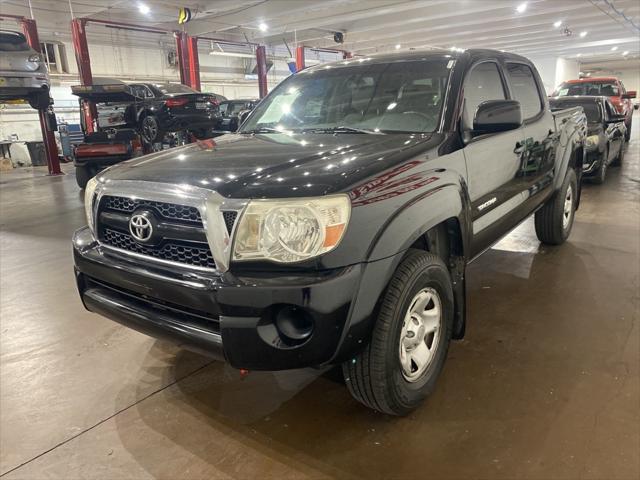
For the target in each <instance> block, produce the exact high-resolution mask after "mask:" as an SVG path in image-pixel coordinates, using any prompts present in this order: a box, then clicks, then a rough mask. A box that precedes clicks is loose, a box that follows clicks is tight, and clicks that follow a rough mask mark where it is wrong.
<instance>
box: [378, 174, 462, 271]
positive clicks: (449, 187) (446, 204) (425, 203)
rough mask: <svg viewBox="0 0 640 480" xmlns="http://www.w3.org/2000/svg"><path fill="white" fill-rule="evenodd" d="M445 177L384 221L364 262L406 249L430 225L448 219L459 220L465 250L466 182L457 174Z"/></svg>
mask: <svg viewBox="0 0 640 480" xmlns="http://www.w3.org/2000/svg"><path fill="white" fill-rule="evenodd" d="M447 180H449V181H448V182H446V183H441V184H440V185H437V186H435V187H433V188H431V189H429V190H427V191H425V192H424V193H422V195H420V196H419V197H418V198H414V199H412V200H411V201H410V202H408V203H406V204H405V205H403V206H402V207H401V208H399V209H398V210H397V211H396V212H395V214H394V215H393V216H392V217H390V218H389V219H388V220H387V222H385V224H384V225H383V227H382V228H381V229H380V231H379V232H378V234H377V235H376V238H375V240H374V241H373V242H372V244H371V247H370V248H369V250H368V252H367V262H372V261H376V260H380V259H383V258H387V257H391V256H393V255H396V254H398V253H401V252H404V251H406V250H408V249H409V248H410V247H411V245H413V244H414V242H415V241H416V240H418V239H419V238H420V237H421V236H423V235H424V234H425V233H427V232H428V231H429V230H431V229H432V228H433V227H435V226H437V225H439V224H441V223H443V222H445V221H446V220H449V219H451V218H455V219H457V220H458V222H459V225H460V233H461V236H462V246H463V252H464V253H466V252H468V251H469V249H468V246H469V241H470V234H471V202H470V200H469V196H468V192H467V188H466V182H465V181H464V179H463V178H461V177H457V178H455V180H454V179H452V178H449V179H447ZM452 180H453V181H452Z"/></svg>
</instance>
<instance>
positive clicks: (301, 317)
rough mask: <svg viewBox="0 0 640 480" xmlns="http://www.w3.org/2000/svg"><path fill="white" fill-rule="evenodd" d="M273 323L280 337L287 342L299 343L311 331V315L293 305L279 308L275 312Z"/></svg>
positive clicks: (309, 334) (307, 336)
mask: <svg viewBox="0 0 640 480" xmlns="http://www.w3.org/2000/svg"><path fill="white" fill-rule="evenodd" d="M275 324H276V328H277V329H278V333H279V334H280V336H281V337H282V339H283V340H284V341H286V342H287V343H289V344H300V343H302V342H304V341H305V340H306V339H308V338H309V337H310V336H311V333H312V332H313V320H312V319H311V316H310V315H309V314H308V313H307V312H305V311H304V310H303V309H301V308H297V307H294V306H286V307H283V308H281V309H280V310H279V311H278V313H277V314H276V318H275Z"/></svg>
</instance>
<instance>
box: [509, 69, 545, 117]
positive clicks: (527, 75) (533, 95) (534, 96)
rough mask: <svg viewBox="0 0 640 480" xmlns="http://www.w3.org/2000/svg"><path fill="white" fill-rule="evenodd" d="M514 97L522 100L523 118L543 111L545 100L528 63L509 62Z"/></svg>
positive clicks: (510, 81)
mask: <svg viewBox="0 0 640 480" xmlns="http://www.w3.org/2000/svg"><path fill="white" fill-rule="evenodd" d="M507 76H508V77H509V83H510V85H511V90H512V95H513V99H514V100H517V101H519V102H520V108H521V109H522V118H524V119H525V120H528V119H530V118H533V117H535V116H536V115H538V114H539V113H540V112H541V111H542V105H543V101H542V98H541V97H540V90H539V89H538V84H537V83H536V79H535V76H534V75H533V71H532V70H531V68H530V67H529V66H528V65H524V64H521V63H507Z"/></svg>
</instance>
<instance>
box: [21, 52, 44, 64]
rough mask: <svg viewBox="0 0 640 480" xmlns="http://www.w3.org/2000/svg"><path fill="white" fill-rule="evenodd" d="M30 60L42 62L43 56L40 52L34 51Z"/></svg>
mask: <svg viewBox="0 0 640 480" xmlns="http://www.w3.org/2000/svg"><path fill="white" fill-rule="evenodd" d="M22 58H24V57H22ZM29 61H30V62H33V63H40V62H41V61H42V57H41V56H40V55H39V54H38V53H34V54H33V55H29Z"/></svg>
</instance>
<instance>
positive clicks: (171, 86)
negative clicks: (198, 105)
mask: <svg viewBox="0 0 640 480" xmlns="http://www.w3.org/2000/svg"><path fill="white" fill-rule="evenodd" d="M155 87H156V88H157V89H158V90H160V91H161V92H162V93H164V94H165V95H167V94H174V93H198V92H196V91H195V90H192V89H191V88H189V87H187V86H185V85H182V84H181V83H164V84H162V85H155Z"/></svg>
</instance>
